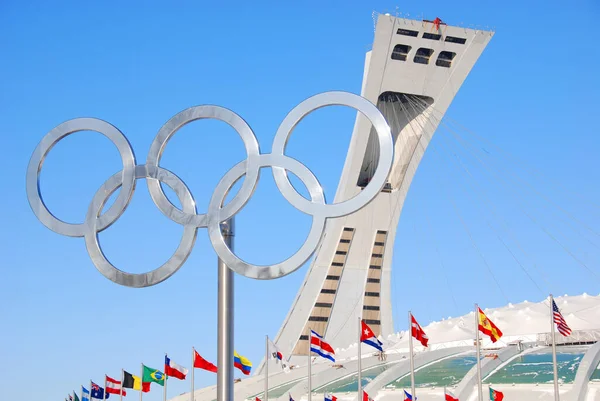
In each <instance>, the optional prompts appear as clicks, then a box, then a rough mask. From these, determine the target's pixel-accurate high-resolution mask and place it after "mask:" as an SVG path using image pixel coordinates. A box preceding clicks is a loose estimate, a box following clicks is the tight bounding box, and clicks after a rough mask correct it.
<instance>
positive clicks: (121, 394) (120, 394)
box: [119, 369, 125, 401]
mask: <svg viewBox="0 0 600 401" xmlns="http://www.w3.org/2000/svg"><path fill="white" fill-rule="evenodd" d="M124 381H125V373H123V369H121V392H120V393H119V401H123V389H124V388H125V387H123V382H124Z"/></svg>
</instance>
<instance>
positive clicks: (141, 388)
mask: <svg viewBox="0 0 600 401" xmlns="http://www.w3.org/2000/svg"><path fill="white" fill-rule="evenodd" d="M141 365H142V367H141V369H140V385H141V387H140V401H142V394H143V393H144V391H143V390H144V364H143V363H142V364H141Z"/></svg>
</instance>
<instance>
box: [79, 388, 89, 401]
mask: <svg viewBox="0 0 600 401" xmlns="http://www.w3.org/2000/svg"><path fill="white" fill-rule="evenodd" d="M81 401H83V384H82V385H81ZM88 401H90V400H88Z"/></svg>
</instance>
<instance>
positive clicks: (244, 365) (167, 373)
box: [65, 348, 252, 401]
mask: <svg viewBox="0 0 600 401" xmlns="http://www.w3.org/2000/svg"><path fill="white" fill-rule="evenodd" d="M192 358H193V368H197V369H203V370H206V371H209V372H213V373H217V367H216V366H215V365H214V364H213V363H211V362H209V361H207V360H206V359H204V358H202V356H200V354H198V352H197V351H196V350H195V349H194V348H192ZM233 365H234V366H235V367H236V368H238V369H239V370H241V371H242V373H243V374H245V375H249V374H250V372H251V370H252V362H251V361H250V360H249V359H248V358H246V357H245V356H242V355H240V354H238V353H237V352H235V351H234V363H233ZM188 373H189V370H188V369H187V368H186V367H184V366H182V365H179V364H177V363H175V362H174V361H173V360H171V358H169V357H168V355H165V365H164V372H163V371H161V370H159V369H154V368H151V367H148V366H146V365H144V364H142V369H141V375H140V376H136V375H134V374H132V373H130V372H128V371H126V370H121V380H117V379H115V378H112V377H110V376H108V375H105V377H104V387H101V386H100V385H98V384H96V383H94V382H93V381H91V382H90V387H89V388H90V389H89V390H88V389H87V388H85V387H84V386H81V398H79V396H78V394H77V392H75V391H73V394H72V395H71V394H69V395H68V396H67V398H65V401H95V400H106V399H108V398H109V397H110V395H111V394H116V395H119V396H121V397H124V396H126V395H127V390H126V389H131V390H136V391H141V392H143V393H147V392H149V391H150V384H151V383H156V384H158V385H160V386H163V387H164V386H165V381H166V380H167V378H169V377H171V378H175V379H179V380H185V379H186V377H187V375H188Z"/></svg>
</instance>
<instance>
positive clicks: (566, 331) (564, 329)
mask: <svg viewBox="0 0 600 401" xmlns="http://www.w3.org/2000/svg"><path fill="white" fill-rule="evenodd" d="M552 311H553V312H554V323H556V328H557V329H558V332H559V333H560V334H562V335H563V336H565V337H568V336H570V335H571V328H570V327H569V325H567V321H566V320H565V318H564V317H563V315H562V313H560V309H558V306H557V305H556V302H554V299H553V300H552Z"/></svg>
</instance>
